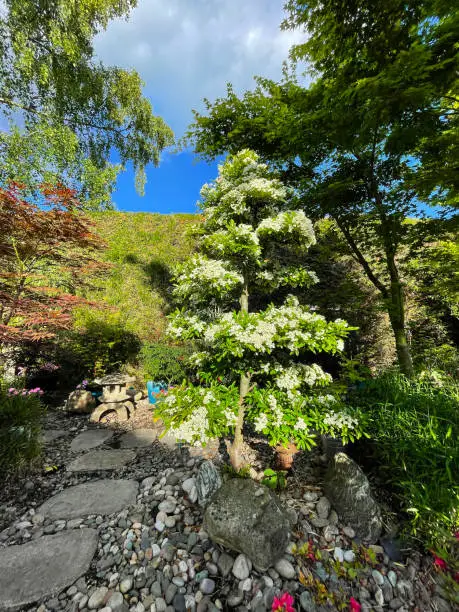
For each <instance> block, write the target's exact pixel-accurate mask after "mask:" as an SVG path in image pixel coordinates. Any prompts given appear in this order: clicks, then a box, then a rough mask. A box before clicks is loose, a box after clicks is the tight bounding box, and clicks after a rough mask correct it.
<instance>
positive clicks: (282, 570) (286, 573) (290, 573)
mask: <svg viewBox="0 0 459 612" xmlns="http://www.w3.org/2000/svg"><path fill="white" fill-rule="evenodd" d="M274 568H275V570H276V572H278V573H279V574H280V575H281V576H282V578H285V579H286V580H292V579H293V578H295V576H296V571H295V568H294V567H293V565H292V564H291V563H290V561H288V560H287V559H284V558H282V559H279V560H278V561H277V562H276V564H275V565H274Z"/></svg>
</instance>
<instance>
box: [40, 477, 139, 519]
mask: <svg viewBox="0 0 459 612" xmlns="http://www.w3.org/2000/svg"><path fill="white" fill-rule="evenodd" d="M138 488H139V484H138V483H137V482H136V481H135V480H95V481H92V482H85V483H83V484H79V485H76V486H74V487H69V488H68V489H64V490H63V491H61V492H60V493H58V494H57V495H54V496H53V497H51V498H50V499H48V500H47V501H46V502H45V503H44V504H42V505H41V506H40V508H38V510H37V514H38V515H41V516H43V517H45V518H50V519H72V518H78V517H84V516H88V515H90V514H113V512H119V511H120V510H122V509H123V508H124V507H125V506H129V505H133V504H135V502H136V497H137V491H138ZM36 516H37V515H35V517H36Z"/></svg>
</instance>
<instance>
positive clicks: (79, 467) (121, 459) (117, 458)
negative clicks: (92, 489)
mask: <svg viewBox="0 0 459 612" xmlns="http://www.w3.org/2000/svg"><path fill="white" fill-rule="evenodd" d="M134 458H135V452H134V451H133V450H128V449H121V450H93V451H89V453H85V454H84V455H81V456H80V457H78V458H77V459H75V460H74V461H72V463H70V464H69V465H68V466H67V470H68V471H69V472H96V471H98V470H116V468H120V467H123V466H124V465H126V463H129V461H132V460H133V459H134Z"/></svg>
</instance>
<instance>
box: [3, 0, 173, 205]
mask: <svg viewBox="0 0 459 612" xmlns="http://www.w3.org/2000/svg"><path fill="white" fill-rule="evenodd" d="M136 3H137V2H136V0H80V1H78V2H75V1H74V0H5V2H4V3H3V5H2V8H1V9H0V56H1V60H0V62H1V63H0V112H1V113H2V115H3V117H2V119H3V121H2V125H4V126H5V125H6V126H8V127H6V128H5V127H3V131H0V152H1V154H2V160H4V161H3V163H2V165H1V167H0V182H1V183H2V184H5V183H6V182H7V181H8V180H11V179H15V180H18V179H19V180H24V181H25V182H26V183H27V185H28V186H29V187H30V188H31V189H37V186H38V184H39V183H40V182H42V181H49V180H50V178H54V179H56V180H61V181H64V182H66V183H67V184H68V183H71V186H72V187H80V195H82V196H83V197H82V199H83V200H84V201H86V202H87V203H88V207H92V208H97V207H101V206H105V205H106V204H107V195H106V193H107V189H108V191H110V189H111V187H112V186H113V184H114V179H115V178H116V174H117V172H118V171H119V170H120V169H121V167H122V166H124V165H125V164H126V163H128V162H131V163H132V164H133V166H134V169H135V171H136V182H137V186H138V189H139V191H140V192H142V190H143V184H144V181H145V168H146V166H147V165H148V164H150V163H153V164H154V165H157V164H158V163H159V157H160V153H161V151H162V150H163V149H164V148H165V147H167V146H169V145H171V144H172V142H173V134H172V131H171V130H170V128H169V127H168V126H167V125H166V124H165V122H164V121H163V119H162V118H161V117H158V116H156V115H154V113H153V109H152V106H151V104H150V102H149V100H148V99H147V98H145V97H144V96H143V94H142V86H143V83H142V81H141V79H140V76H139V75H138V74H137V72H135V71H134V70H131V71H126V70H122V69H120V68H117V67H107V66H104V65H103V64H101V63H100V62H99V61H97V59H96V58H95V57H94V48H93V39H94V37H95V35H96V34H97V33H99V32H101V31H102V30H104V29H105V28H106V27H107V25H108V23H109V22H110V20H112V19H114V18H119V17H127V16H128V14H129V12H130V10H131V9H132V8H134V7H135V5H136ZM18 126H19V127H18ZM112 151H116V153H117V155H118V158H119V161H120V165H118V166H114V165H111V164H110V163H109V161H108V160H109V157H110V153H111V152H112Z"/></svg>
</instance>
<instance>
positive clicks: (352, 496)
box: [324, 453, 382, 542]
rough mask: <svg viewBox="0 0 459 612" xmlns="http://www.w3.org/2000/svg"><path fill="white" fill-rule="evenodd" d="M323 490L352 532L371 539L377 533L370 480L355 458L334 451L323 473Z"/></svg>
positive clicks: (376, 510)
mask: <svg viewBox="0 0 459 612" xmlns="http://www.w3.org/2000/svg"><path fill="white" fill-rule="evenodd" d="M324 488H325V494H326V496H327V497H328V499H329V500H330V502H331V503H332V506H333V507H334V509H335V510H336V512H337V513H338V515H339V517H340V519H341V521H342V522H343V523H345V524H346V525H350V526H351V527H352V528H353V529H354V531H355V533H356V535H357V536H358V537H359V538H361V539H362V540H365V541H367V542H375V541H376V540H377V539H378V538H379V536H380V535H381V529H382V520H381V510H380V508H379V506H378V504H377V502H376V501H375V499H374V498H373V496H372V494H371V490H370V483H369V482H368V479H367V477H366V476H365V474H364V473H363V472H362V470H361V469H360V467H359V466H358V465H357V463H356V462H355V461H353V460H352V459H351V458H350V457H348V456H347V455H346V454H345V453H338V454H336V455H335V456H334V458H333V461H332V463H331V465H330V467H329V469H328V472H327V474H326V476H325V486H324Z"/></svg>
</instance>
